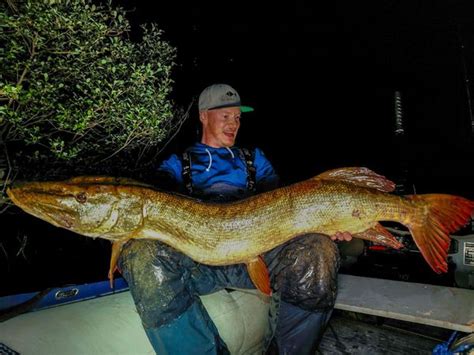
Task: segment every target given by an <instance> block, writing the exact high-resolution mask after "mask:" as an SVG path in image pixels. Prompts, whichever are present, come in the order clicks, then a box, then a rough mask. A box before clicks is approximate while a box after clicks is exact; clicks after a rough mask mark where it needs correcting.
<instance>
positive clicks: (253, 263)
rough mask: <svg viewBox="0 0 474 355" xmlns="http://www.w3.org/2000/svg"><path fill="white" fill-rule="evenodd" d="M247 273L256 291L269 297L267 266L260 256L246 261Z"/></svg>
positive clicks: (270, 292) (270, 291) (270, 290)
mask: <svg viewBox="0 0 474 355" xmlns="http://www.w3.org/2000/svg"><path fill="white" fill-rule="evenodd" d="M246 265H247V271H248V273H249V276H250V279H251V280H252V282H253V284H254V285H255V287H257V289H259V290H260V291H261V292H262V293H264V294H266V295H268V296H271V294H272V289H271V288H270V275H269V273H268V269H267V265H265V261H264V260H263V258H262V257H261V256H257V257H256V258H254V259H252V260H250V261H248V262H247V263H246Z"/></svg>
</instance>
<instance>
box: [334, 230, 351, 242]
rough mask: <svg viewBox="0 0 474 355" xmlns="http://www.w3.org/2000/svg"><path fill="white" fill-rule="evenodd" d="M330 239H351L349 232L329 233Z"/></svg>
mask: <svg viewBox="0 0 474 355" xmlns="http://www.w3.org/2000/svg"><path fill="white" fill-rule="evenodd" d="M331 239H332V240H340V241H346V242H348V241H350V240H352V234H351V233H349V232H337V233H336V234H334V235H331Z"/></svg>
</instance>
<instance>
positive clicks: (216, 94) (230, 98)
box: [199, 84, 253, 112]
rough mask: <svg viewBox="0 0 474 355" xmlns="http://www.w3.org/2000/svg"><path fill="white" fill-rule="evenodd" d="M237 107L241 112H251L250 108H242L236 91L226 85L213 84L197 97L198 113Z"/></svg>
mask: <svg viewBox="0 0 474 355" xmlns="http://www.w3.org/2000/svg"><path fill="white" fill-rule="evenodd" d="M233 106H239V107H240V111H241V112H251V111H253V108H252V107H249V106H242V105H241V104H240V96H239V94H238V93H237V91H236V90H235V89H234V88H233V87H232V86H230V85H227V84H214V85H211V86H208V87H207V88H205V89H204V90H203V91H202V92H201V95H199V111H206V110H212V109H216V108H223V107H233Z"/></svg>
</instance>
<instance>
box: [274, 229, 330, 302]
mask: <svg viewBox="0 0 474 355" xmlns="http://www.w3.org/2000/svg"><path fill="white" fill-rule="evenodd" d="M277 259H278V263H277V264H276V266H275V268H274V269H273V270H272V282H273V285H274V289H275V291H277V292H280V293H281V298H282V300H283V301H286V302H288V303H291V304H294V305H296V306H298V307H300V308H303V309H306V310H325V309H329V308H332V307H333V306H334V303H335V299H336V292H337V271H338V268H339V252H338V249H337V247H336V245H335V243H334V242H333V241H332V240H331V239H330V238H329V237H327V236H324V235H316V234H311V235H306V236H303V237H300V238H298V239H295V240H294V241H292V242H290V243H288V244H286V245H285V246H284V247H283V248H282V249H281V251H280V252H279V254H278V257H277Z"/></svg>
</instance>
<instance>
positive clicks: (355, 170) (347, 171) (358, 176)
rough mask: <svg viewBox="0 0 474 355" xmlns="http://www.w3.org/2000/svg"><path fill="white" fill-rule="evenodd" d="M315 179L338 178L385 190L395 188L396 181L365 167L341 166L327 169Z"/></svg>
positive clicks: (388, 190) (389, 190)
mask: <svg viewBox="0 0 474 355" xmlns="http://www.w3.org/2000/svg"><path fill="white" fill-rule="evenodd" d="M313 179H321V180H338V181H344V182H348V183H351V184H354V185H358V186H362V187H369V188H372V189H376V190H379V191H383V192H392V191H393V190H395V187H396V185H395V183H394V182H393V181H390V180H389V179H387V178H386V177H385V176H382V175H379V174H377V173H375V172H373V171H372V170H370V169H367V168H364V167H349V168H339V169H333V170H328V171H325V172H324V173H322V174H319V175H318V176H315V177H314V178H313Z"/></svg>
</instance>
